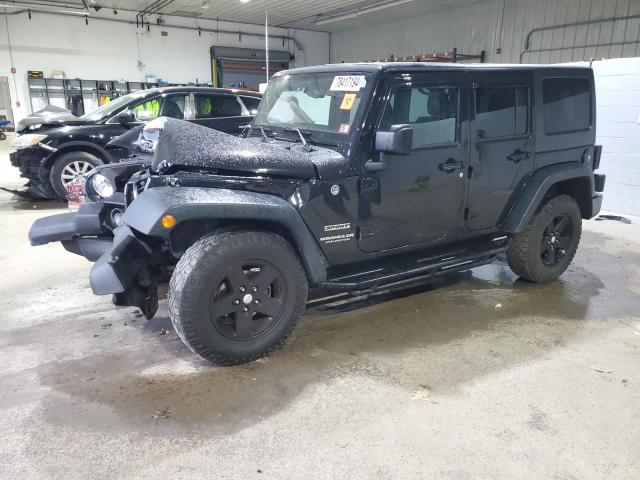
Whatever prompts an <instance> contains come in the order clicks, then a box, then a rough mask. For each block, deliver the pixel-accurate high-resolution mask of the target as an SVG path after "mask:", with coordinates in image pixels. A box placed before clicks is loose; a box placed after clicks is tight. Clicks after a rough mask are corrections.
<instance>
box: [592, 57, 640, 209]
mask: <svg viewBox="0 0 640 480" xmlns="http://www.w3.org/2000/svg"><path fill="white" fill-rule="evenodd" d="M593 70H594V74H595V77H596V98H597V100H596V102H597V106H598V112H597V115H598V117H597V126H596V132H597V139H596V141H597V143H598V144H600V145H602V146H603V154H602V160H601V163H600V170H601V172H602V173H605V174H606V175H607V182H606V184H605V192H604V193H605V195H604V202H603V208H604V209H606V210H612V211H615V212H621V213H629V214H633V215H640V58H632V59H617V60H606V61H600V62H594V63H593Z"/></svg>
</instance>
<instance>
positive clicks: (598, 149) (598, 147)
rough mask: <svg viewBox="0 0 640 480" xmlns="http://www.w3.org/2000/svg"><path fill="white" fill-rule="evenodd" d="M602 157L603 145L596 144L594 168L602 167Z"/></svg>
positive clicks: (594, 148)
mask: <svg viewBox="0 0 640 480" xmlns="http://www.w3.org/2000/svg"><path fill="white" fill-rule="evenodd" d="M601 157H602V145H594V147H593V170H594V171H595V170H598V169H599V168H600V158H601Z"/></svg>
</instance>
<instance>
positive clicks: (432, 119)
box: [381, 86, 459, 148]
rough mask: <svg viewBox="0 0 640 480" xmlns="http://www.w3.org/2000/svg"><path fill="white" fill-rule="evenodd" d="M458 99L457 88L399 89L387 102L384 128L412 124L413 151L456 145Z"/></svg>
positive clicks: (382, 124)
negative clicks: (429, 147)
mask: <svg viewBox="0 0 640 480" xmlns="http://www.w3.org/2000/svg"><path fill="white" fill-rule="evenodd" d="M458 96H459V92H458V89H457V88H453V87H419V86H418V87H408V86H401V87H398V88H396V89H394V90H393V91H392V93H391V97H390V98H389V101H388V102H387V105H386V107H385V111H384V114H383V116H382V122H381V127H382V128H385V127H386V128H388V127H389V126H391V125H397V124H410V125H412V126H413V148H422V147H428V146H431V145H438V144H445V143H452V142H455V141H456V138H457V135H456V132H457V121H458Z"/></svg>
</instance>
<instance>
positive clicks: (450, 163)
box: [438, 158, 464, 173]
mask: <svg viewBox="0 0 640 480" xmlns="http://www.w3.org/2000/svg"><path fill="white" fill-rule="evenodd" d="M462 167H464V163H462V162H459V161H457V160H455V159H453V158H448V159H447V161H446V162H444V163H441V164H439V165H438V168H439V169H440V170H442V171H443V172H445V173H452V172H455V171H456V170H459V169H460V168H462Z"/></svg>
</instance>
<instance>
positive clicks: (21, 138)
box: [11, 133, 47, 149]
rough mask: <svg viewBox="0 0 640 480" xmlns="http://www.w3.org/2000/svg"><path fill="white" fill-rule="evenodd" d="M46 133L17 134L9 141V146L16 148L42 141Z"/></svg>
mask: <svg viewBox="0 0 640 480" xmlns="http://www.w3.org/2000/svg"><path fill="white" fill-rule="evenodd" d="M45 138H47V136H46V135H40V134H38V133H28V134H26V135H18V136H17V137H16V138H14V139H13V140H12V141H11V146H12V147H16V148H18V149H19V148H27V147H31V146H33V145H37V144H38V143H40V142H42V141H43V140H44V139H45Z"/></svg>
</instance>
